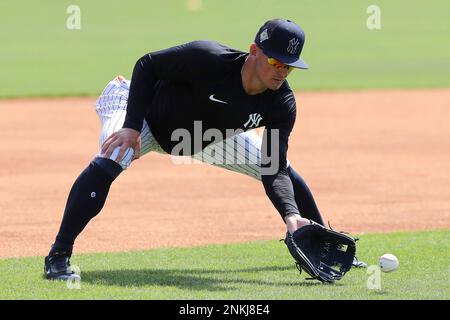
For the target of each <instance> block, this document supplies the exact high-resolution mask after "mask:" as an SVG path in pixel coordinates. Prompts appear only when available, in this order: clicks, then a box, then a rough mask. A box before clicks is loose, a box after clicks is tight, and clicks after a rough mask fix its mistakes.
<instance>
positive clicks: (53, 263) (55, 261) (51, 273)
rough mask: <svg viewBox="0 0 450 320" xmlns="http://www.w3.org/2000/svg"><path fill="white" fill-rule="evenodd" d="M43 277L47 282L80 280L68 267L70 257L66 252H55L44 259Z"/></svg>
mask: <svg viewBox="0 0 450 320" xmlns="http://www.w3.org/2000/svg"><path fill="white" fill-rule="evenodd" d="M44 276H45V278H46V279H49V280H63V281H67V280H72V281H80V280H81V277H80V275H79V274H76V273H75V272H74V271H73V270H72V268H71V267H70V255H69V254H67V253H66V252H57V253H55V254H52V255H49V256H47V257H45V265H44Z"/></svg>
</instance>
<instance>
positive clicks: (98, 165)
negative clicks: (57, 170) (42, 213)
mask: <svg viewBox="0 0 450 320" xmlns="http://www.w3.org/2000/svg"><path fill="white" fill-rule="evenodd" d="M121 171H122V168H121V167H120V165H118V164H117V163H116V162H114V161H112V160H109V159H100V158H96V159H95V160H94V161H92V162H91V163H90V164H89V166H88V167H87V168H86V169H85V170H84V171H83V172H82V173H81V174H80V175H79V176H78V178H77V179H76V180H75V183H74V184H73V186H72V189H71V190H70V193H69V197H68V199H67V204H66V208H65V210H64V216H63V219H62V222H61V227H60V229H59V232H58V235H57V236H56V240H55V243H54V244H53V246H52V249H51V250H50V253H49V254H52V253H54V252H61V251H64V252H68V253H72V247H73V244H74V242H75V239H76V237H77V236H78V235H79V234H80V233H81V231H83V229H84V228H85V227H86V225H87V224H88V222H89V221H90V220H91V219H92V218H94V217H95V216H96V215H97V214H98V213H99V212H100V211H101V209H102V208H103V205H104V204H105V201H106V197H107V196H108V192H109V188H110V186H111V184H112V182H113V181H114V179H115V178H116V177H117V176H118V175H119V174H120V172H121Z"/></svg>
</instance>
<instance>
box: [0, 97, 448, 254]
mask: <svg viewBox="0 0 450 320" xmlns="http://www.w3.org/2000/svg"><path fill="white" fill-rule="evenodd" d="M297 98H298V100H297V101H298V104H299V113H298V117H297V123H296V126H295V129H294V132H293V135H292V137H291V143H290V149H289V158H290V160H291V163H292V164H293V166H294V168H296V170H297V171H298V172H299V173H300V174H301V175H302V176H303V177H304V178H305V180H306V181H307V182H308V184H309V186H310V187H311V189H312V191H313V193H314V195H315V198H316V201H317V204H318V206H319V208H320V209H321V212H322V214H323V216H324V218H325V220H326V221H328V220H329V221H330V222H331V225H332V226H333V227H334V228H336V229H338V230H346V231H349V232H352V233H366V232H382V231H395V230H424V229H436V228H447V229H449V228H450V191H449V190H450V125H449V119H450V89H439V90H415V91H412V90H405V91H394V90H392V91H361V92H356V93H354V92H334V93H330V92H321V93H299V94H298V97H297ZM94 100H95V99H93V98H73V99H72V98H69V99H45V100H44V99H38V100H4V101H1V100H0V114H1V117H0V128H1V135H0V145H1V157H0V212H1V215H0V217H1V218H0V219H1V223H0V257H1V258H4V257H11V256H36V255H41V256H43V255H45V254H46V253H47V252H48V249H49V246H50V244H51V242H52V241H53V239H54V236H55V234H56V232H57V229H58V227H59V223H60V221H61V216H62V211H63V209H64V205H65V201H66V197H67V194H68V192H69V190H70V188H71V186H72V183H73V181H74V179H75V178H76V177H77V176H78V174H79V173H80V172H81V170H83V169H84V167H85V166H86V165H87V164H88V163H89V162H90V160H91V157H92V156H93V155H94V154H95V152H96V151H97V148H98V134H99V130H100V125H99V120H98V119H97V117H96V115H95V112H94V110H93V104H94ZM283 234H284V224H283V223H282V221H281V219H280V217H279V215H278V213H277V212H276V211H275V209H274V208H273V207H272V205H271V203H270V201H269V200H268V199H267V198H266V196H265V195H264V189H263V187H262V185H261V184H260V183H259V182H258V181H254V180H251V179H249V178H247V177H244V176H240V175H238V174H236V173H232V172H228V171H225V170H220V169H218V168H214V167H211V166H207V165H198V164H197V165H189V166H188V165H174V164H173V163H171V160H170V157H167V156H162V155H159V154H149V155H146V156H145V157H143V158H142V159H140V160H138V161H136V162H135V163H133V165H132V166H131V168H130V169H129V170H127V172H125V173H124V174H123V175H122V176H121V177H120V178H119V179H118V180H117V181H116V182H115V183H114V184H113V186H112V189H111V192H110V197H109V198H108V201H107V203H106V205H105V207H104V209H103V211H102V212H101V214H100V215H99V216H97V217H96V218H95V219H94V220H93V221H92V222H91V223H90V224H89V225H88V227H87V228H86V230H85V231H84V232H83V233H82V234H81V236H80V237H79V238H78V241H77V243H76V247H75V250H76V252H95V251H123V250H131V249H143V248H151V247H168V246H191V245H202V244H208V243H225V242H241V241H245V240H254V239H273V238H281V237H282V236H283Z"/></svg>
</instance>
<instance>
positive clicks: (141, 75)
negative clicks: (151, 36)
mask: <svg viewBox="0 0 450 320" xmlns="http://www.w3.org/2000/svg"><path fill="white" fill-rule="evenodd" d="M223 50H224V48H223V47H221V46H220V45H219V44H218V43H215V42H212V41H193V42H189V43H186V44H182V45H179V46H175V47H171V48H168V49H164V50H160V51H155V52H151V53H149V54H147V55H145V56H143V57H142V58H140V59H139V60H138V61H137V62H136V64H135V66H134V69H133V75H132V77H131V84H130V93H129V96H128V106H127V115H126V117H125V122H124V124H123V128H132V129H135V130H137V131H141V129H142V122H143V120H144V117H145V114H146V111H147V108H148V107H149V105H150V104H151V101H152V98H153V91H154V89H153V88H154V86H155V84H156V83H157V81H158V80H171V81H175V82H187V81H192V80H194V79H198V78H200V77H204V75H205V70H206V71H208V74H209V75H213V74H214V72H215V71H216V70H215V68H217V66H220V64H218V63H217V60H218V59H220V53H221V52H222V51H223Z"/></svg>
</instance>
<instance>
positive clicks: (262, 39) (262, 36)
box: [259, 29, 269, 42]
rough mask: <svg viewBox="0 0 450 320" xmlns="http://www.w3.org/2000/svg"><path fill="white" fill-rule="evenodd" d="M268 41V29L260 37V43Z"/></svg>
mask: <svg viewBox="0 0 450 320" xmlns="http://www.w3.org/2000/svg"><path fill="white" fill-rule="evenodd" d="M267 39H269V36H268V35H267V29H264V31H263V32H261V34H260V35H259V42H263V41H264V40H267Z"/></svg>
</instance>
